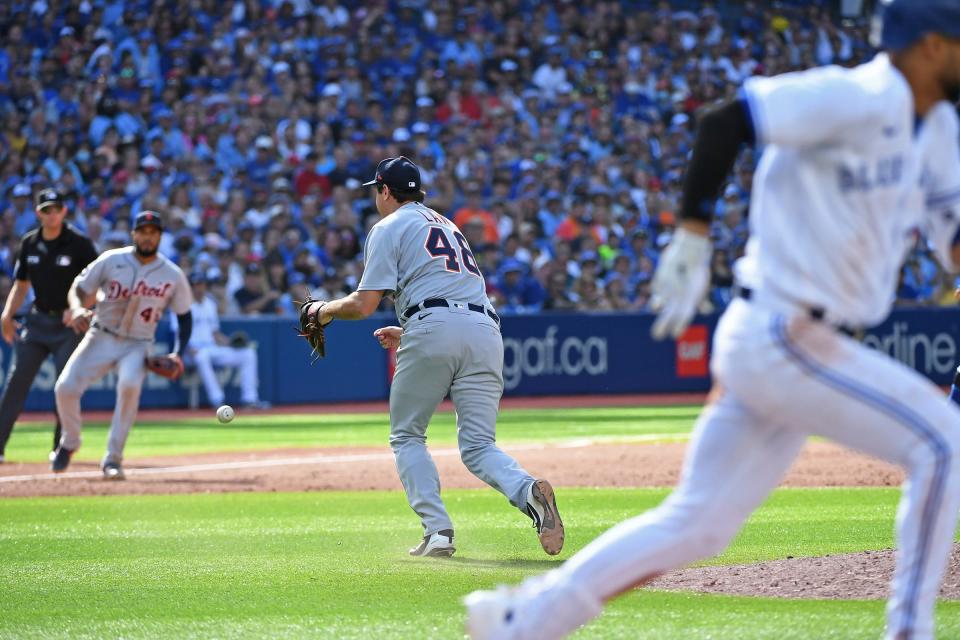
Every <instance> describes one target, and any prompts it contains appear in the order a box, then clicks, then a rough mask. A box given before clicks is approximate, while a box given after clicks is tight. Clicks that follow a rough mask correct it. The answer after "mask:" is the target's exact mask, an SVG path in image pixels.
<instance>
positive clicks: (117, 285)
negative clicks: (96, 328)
mask: <svg viewBox="0 0 960 640" xmlns="http://www.w3.org/2000/svg"><path fill="white" fill-rule="evenodd" d="M134 251H135V249H134V247H122V248H120V249H112V250H110V251H106V252H104V253H103V254H101V255H100V257H99V258H97V259H96V260H94V261H93V262H91V263H90V264H89V265H88V266H87V268H86V269H84V270H83V271H82V272H81V273H80V275H78V276H77V278H76V280H74V283H75V284H76V285H77V286H78V287H80V288H81V289H83V290H84V291H85V292H87V293H90V292H93V291H97V310H96V322H97V324H99V325H100V326H101V327H103V328H105V329H106V330H108V331H111V332H113V333H114V334H116V335H118V336H120V337H122V338H130V339H132V340H153V338H154V336H155V334H156V331H157V323H158V322H159V321H160V318H161V317H163V313H164V311H165V310H166V308H167V306H168V305H169V306H170V308H171V309H173V312H174V313H176V314H177V315H181V314H184V313H186V312H187V311H189V310H190V305H191V303H192V302H193V292H192V291H191V290H190V284H189V283H188V282H187V277H186V276H185V275H184V274H183V271H182V270H181V269H180V267H178V266H177V265H175V264H174V263H173V262H171V261H170V260H168V259H167V258H166V257H165V256H163V255H160V254H157V259H156V260H154V261H152V262H149V263H147V264H141V263H140V261H139V260H137V258H136V256H135V255H134Z"/></svg>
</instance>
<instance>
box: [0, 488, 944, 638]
mask: <svg viewBox="0 0 960 640" xmlns="http://www.w3.org/2000/svg"><path fill="white" fill-rule="evenodd" d="M664 495H666V491H664V490H650V489H629V490H626V489H562V490H560V492H559V501H560V506H561V509H562V510H563V514H564V516H565V520H566V524H567V527H568V532H569V535H568V543H567V549H566V550H565V551H564V553H563V554H562V555H561V556H560V559H563V558H566V557H569V556H570V555H571V554H572V553H573V552H574V551H576V550H577V549H579V548H581V547H582V546H583V545H584V544H585V543H586V542H588V541H589V540H590V539H591V538H593V537H594V536H596V535H597V534H599V533H600V532H602V531H603V530H605V529H606V528H607V527H609V526H610V525H612V524H614V523H616V522H617V521H619V520H621V519H623V518H626V517H628V516H630V515H632V514H635V513H638V512H640V511H642V510H644V509H647V508H650V507H652V506H654V505H656V504H657V503H658V502H659V501H660V500H661V499H662V498H663V496H664ZM447 498H448V504H449V507H450V511H451V515H452V516H453V518H454V520H455V522H456V524H457V527H458V545H459V547H460V548H459V551H458V553H457V556H455V557H454V558H453V559H451V560H430V559H426V560H425V559H413V558H409V557H408V556H407V554H406V549H407V548H408V547H409V546H412V545H413V544H414V543H415V542H416V541H417V536H418V535H419V531H418V525H417V523H416V519H415V517H414V516H413V514H412V513H411V512H410V511H409V510H408V508H407V506H406V503H405V501H404V499H403V497H402V495H400V494H399V493H388V492H365V493H354V494H350V493H292V494H220V495H178V496H143V497H113V498H109V499H105V498H44V499H7V500H2V501H0V520H2V522H3V523H4V526H3V527H2V528H0V593H3V594H4V607H3V611H4V613H3V615H2V616H0V637H2V638H41V637H49V638H54V637H59V638H63V637H69V638H103V637H121V636H122V637H124V638H158V637H165V638H168V637H169V638H172V637H177V638H186V637H217V638H240V637H249V638H256V637H286V638H295V637H302V636H309V637H321V638H357V639H359V638H374V637H375V638H382V639H394V638H395V639H401V638H403V639H406V638H459V637H462V636H461V628H462V622H463V610H462V608H461V606H460V604H459V600H460V598H461V597H462V596H463V595H464V594H466V593H468V592H469V591H471V590H473V589H476V588H483V587H492V586H494V585H495V584H497V583H514V582H517V581H519V580H521V579H523V578H524V577H526V576H529V575H533V574H536V573H539V572H542V571H545V570H547V569H549V568H551V567H553V566H555V563H556V560H554V559H551V558H548V557H547V556H545V555H544V554H543V552H542V551H541V550H540V548H539V545H538V544H537V541H536V538H535V536H534V533H533V530H532V529H530V528H528V521H527V520H526V519H525V518H524V517H523V516H521V515H520V514H519V513H518V512H516V511H514V510H513V509H512V508H511V507H509V505H508V504H507V503H506V502H505V501H504V500H503V498H501V497H499V496H498V495H497V494H495V493H494V492H492V491H489V490H485V491H465V490H461V491H450V492H447ZM896 500H897V492H896V491H895V490H891V489H844V490H840V489H820V490H815V489H790V490H781V491H778V492H777V493H776V494H775V495H774V496H773V497H772V498H771V500H770V501H769V502H768V503H767V504H766V505H765V506H764V507H762V508H761V509H760V510H759V511H758V512H757V514H756V515H755V517H754V518H753V519H752V520H751V521H750V522H749V524H748V526H747V527H746V529H745V530H744V531H743V533H742V534H741V535H740V536H739V537H738V538H737V540H736V541H735V543H734V544H733V546H732V547H731V548H730V549H729V550H728V551H727V552H726V553H725V554H723V555H722V556H720V557H719V558H716V559H714V560H712V561H711V562H713V563H743V562H751V561H758V560H768V559H773V558H783V557H785V556H787V555H792V556H815V555H823V554H826V553H846V552H851V551H858V550H865V549H881V548H886V547H889V546H890V545H891V539H892V522H893V516H894V509H895V504H896ZM939 622H940V629H941V637H957V635H958V634H960V606H958V605H957V604H954V603H948V604H943V605H941V606H940V610H939ZM882 625H883V603H881V602H879V601H873V602H856V601H852V602H809V601H786V600H782V601H781V600H768V599H754V598H734V597H723V596H709V597H708V596H700V595H693V594H686V593H669V592H656V591H649V590H645V591H638V592H636V593H634V594H631V595H629V596H628V597H626V598H623V599H621V600H619V601H617V602H616V603H615V604H614V605H613V606H612V607H610V609H609V611H608V612H607V613H606V614H605V615H604V616H603V617H602V618H601V619H600V620H599V621H598V623H597V624H596V625H594V626H591V627H590V628H589V630H587V631H584V632H582V633H581V634H580V635H579V636H578V637H581V638H713V639H715V640H719V639H728V638H729V639H730V640H734V639H737V640H742V639H752V638H757V639H759V638H804V639H805V640H806V639H809V638H847V639H849V638H865V639H866V638H871V639H873V638H877V637H879V633H880V630H881V628H882Z"/></svg>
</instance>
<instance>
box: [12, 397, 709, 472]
mask: <svg viewBox="0 0 960 640" xmlns="http://www.w3.org/2000/svg"><path fill="white" fill-rule="evenodd" d="M699 411H700V408H699V407H694V406H680V407H621V408H604V409H601V408H595V409H555V410H544V409H511V410H509V411H504V412H503V413H502V414H501V415H500V419H499V420H498V422H497V439H498V440H499V441H500V442H503V443H519V442H544V443H550V442H560V441H564V440H573V439H578V438H591V439H594V440H597V441H631V440H636V441H648V440H649V441H667V440H683V439H686V438H687V437H689V433H690V428H691V426H692V424H693V421H694V419H695V418H696V416H697V414H698V413H699ZM389 424H390V421H389V418H388V417H387V416H386V414H342V415H329V414H318V415H269V414H252V415H249V416H243V415H240V416H239V417H238V418H237V419H236V420H234V421H233V422H231V423H230V424H227V425H222V424H220V423H219V422H217V420H216V418H215V416H214V413H213V411H210V416H209V418H202V419H186V420H178V421H170V422H154V421H150V422H147V421H145V422H139V423H137V424H136V426H134V428H133V431H132V432H131V434H130V439H129V441H128V442H127V450H126V457H127V459H128V460H136V458H142V457H149V456H175V455H181V454H191V453H208V452H212V451H251V450H260V449H276V448H290V447H339V446H385V445H386V444H387V436H388V434H389V432H390V426H389ZM107 427H108V425H107V424H104V423H91V424H88V425H86V426H85V427H84V430H83V437H84V443H85V446H84V447H83V448H82V449H80V451H79V452H78V453H77V459H79V460H99V459H100V457H101V456H102V455H103V450H104V447H105V443H106V439H107ZM51 433H52V425H51V424H39V423H36V424H20V425H17V427H16V429H15V430H14V432H13V435H12V437H11V438H10V442H9V444H8V445H7V450H6V457H7V459H9V460H16V461H24V462H40V461H43V460H46V456H47V452H48V451H49V447H50V436H51ZM427 434H428V437H429V443H430V444H434V445H455V444H456V428H455V425H454V415H453V413H450V412H444V413H438V414H437V415H436V417H435V418H434V420H433V422H432V423H431V425H430V430H429V431H428V432H427Z"/></svg>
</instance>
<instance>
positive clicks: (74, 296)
mask: <svg viewBox="0 0 960 640" xmlns="http://www.w3.org/2000/svg"><path fill="white" fill-rule="evenodd" d="M96 302H97V292H96V291H93V292H91V293H87V292H86V291H84V290H83V289H82V288H80V287H78V286H77V285H75V284H74V285H72V286H71V287H70V290H69V291H68V292H67V304H69V305H70V308H71V309H80V308H81V307H82V308H84V309H89V308H90V307H92V306H93V305H94V304H96Z"/></svg>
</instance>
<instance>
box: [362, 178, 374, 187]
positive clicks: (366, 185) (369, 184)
mask: <svg viewBox="0 0 960 640" xmlns="http://www.w3.org/2000/svg"><path fill="white" fill-rule="evenodd" d="M375 184H377V179H376V178H374V179H373V180H371V181H370V182H364V183H363V184H362V185H360V186H361V187H372V186H373V185H375Z"/></svg>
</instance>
